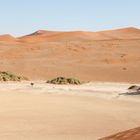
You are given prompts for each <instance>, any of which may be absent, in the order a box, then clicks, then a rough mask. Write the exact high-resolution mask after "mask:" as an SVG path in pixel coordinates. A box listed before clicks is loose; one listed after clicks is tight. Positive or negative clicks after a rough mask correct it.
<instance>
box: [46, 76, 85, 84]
mask: <svg viewBox="0 0 140 140" xmlns="http://www.w3.org/2000/svg"><path fill="white" fill-rule="evenodd" d="M46 83H50V84H59V85H67V84H70V85H81V84H82V82H81V81H80V80H78V79H75V78H65V77H57V78H55V79H52V80H50V81H47V82H46Z"/></svg>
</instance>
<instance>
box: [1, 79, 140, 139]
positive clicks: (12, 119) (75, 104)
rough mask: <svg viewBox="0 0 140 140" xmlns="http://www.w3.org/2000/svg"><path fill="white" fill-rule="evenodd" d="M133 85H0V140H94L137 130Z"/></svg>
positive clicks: (138, 103)
mask: <svg viewBox="0 0 140 140" xmlns="http://www.w3.org/2000/svg"><path fill="white" fill-rule="evenodd" d="M130 85H131V84H125V83H89V84H85V85H81V86H69V85H66V86H64V85H63V86H58V85H57V86H56V85H49V84H46V83H44V82H35V86H34V87H33V88H32V87H31V86H30V84H29V82H22V83H1V84H0V124H1V125H0V140H97V139H99V138H102V137H105V136H109V135H112V134H114V133H117V132H120V131H124V130H128V129H131V128H135V127H138V126H140V119H139V118H140V100H139V99H140V96H135V97H134V96H130V97H126V96H118V94H119V93H123V92H125V91H126V89H127V88H128V87H129V86H130Z"/></svg>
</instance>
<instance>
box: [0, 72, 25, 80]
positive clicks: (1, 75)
mask: <svg viewBox="0 0 140 140" xmlns="http://www.w3.org/2000/svg"><path fill="white" fill-rule="evenodd" d="M22 80H28V78H26V77H22V76H17V75H15V74H12V73H10V72H5V71H4V72H0V81H22Z"/></svg>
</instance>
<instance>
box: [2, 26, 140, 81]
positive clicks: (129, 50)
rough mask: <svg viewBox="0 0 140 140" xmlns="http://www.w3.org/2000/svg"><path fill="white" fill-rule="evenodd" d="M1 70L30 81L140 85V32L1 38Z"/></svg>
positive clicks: (132, 29) (130, 29) (75, 33)
mask: <svg viewBox="0 0 140 140" xmlns="http://www.w3.org/2000/svg"><path fill="white" fill-rule="evenodd" d="M0 38H1V39H0V48H1V50H0V69H1V70H4V71H11V72H14V73H15V72H17V73H21V74H23V75H25V76H27V77H29V78H30V79H37V80H38V79H43V80H44V79H50V78H54V77H56V76H61V75H62V76H68V77H77V78H79V79H82V80H86V81H89V80H93V81H114V82H115V81H119V82H140V78H139V70H140V56H139V53H140V30H139V29H136V28H124V29H118V30H109V31H102V32H82V31H75V32H55V31H44V30H39V31H37V32H35V33H32V34H30V35H26V36H23V37H19V38H17V39H15V38H13V37H11V36H9V35H8V36H1V37H0Z"/></svg>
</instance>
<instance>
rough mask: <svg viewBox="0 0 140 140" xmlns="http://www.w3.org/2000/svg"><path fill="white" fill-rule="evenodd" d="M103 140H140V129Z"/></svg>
mask: <svg viewBox="0 0 140 140" xmlns="http://www.w3.org/2000/svg"><path fill="white" fill-rule="evenodd" d="M101 140H140V127H138V128H135V129H131V130H128V131H124V132H120V133H118V134H116V135H113V136H110V137H107V138H103V139H101Z"/></svg>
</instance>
